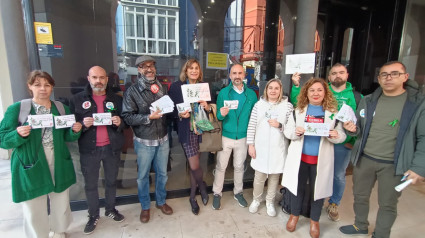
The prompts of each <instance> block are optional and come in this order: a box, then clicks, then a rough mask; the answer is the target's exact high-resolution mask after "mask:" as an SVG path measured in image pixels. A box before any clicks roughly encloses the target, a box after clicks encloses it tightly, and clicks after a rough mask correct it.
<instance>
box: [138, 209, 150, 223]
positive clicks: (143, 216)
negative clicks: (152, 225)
mask: <svg viewBox="0 0 425 238" xmlns="http://www.w3.org/2000/svg"><path fill="white" fill-rule="evenodd" d="M150 211H151V210H150V209H148V210H142V211H141V212H140V222H142V223H147V222H148V221H149V219H150V217H151V213H150Z"/></svg>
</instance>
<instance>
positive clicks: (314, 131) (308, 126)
mask: <svg viewBox="0 0 425 238" xmlns="http://www.w3.org/2000/svg"><path fill="white" fill-rule="evenodd" d="M329 128H330V125H329V123H309V122H306V123H304V129H305V132H304V135H306V136H329Z"/></svg>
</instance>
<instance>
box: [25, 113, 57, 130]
mask: <svg viewBox="0 0 425 238" xmlns="http://www.w3.org/2000/svg"><path fill="white" fill-rule="evenodd" d="M28 124H29V125H30V126H31V128H33V129H35V128H46V127H53V115H52V114H42V115H29V116H28Z"/></svg>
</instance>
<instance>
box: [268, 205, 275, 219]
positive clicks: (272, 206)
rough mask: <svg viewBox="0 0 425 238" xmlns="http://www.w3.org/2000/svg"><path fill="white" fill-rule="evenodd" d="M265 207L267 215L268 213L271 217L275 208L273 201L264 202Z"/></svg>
mask: <svg viewBox="0 0 425 238" xmlns="http://www.w3.org/2000/svg"><path fill="white" fill-rule="evenodd" d="M266 207H267V215H269V216H271V217H274V216H276V209H274V204H273V203H268V202H266Z"/></svg>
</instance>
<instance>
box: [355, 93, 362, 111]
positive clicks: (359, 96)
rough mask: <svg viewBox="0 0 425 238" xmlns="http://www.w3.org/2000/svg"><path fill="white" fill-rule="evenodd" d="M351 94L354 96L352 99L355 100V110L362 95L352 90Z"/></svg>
mask: <svg viewBox="0 0 425 238" xmlns="http://www.w3.org/2000/svg"><path fill="white" fill-rule="evenodd" d="M353 94H354V99H355V100H356V108H357V107H358V106H359V103H360V99H362V95H361V94H360V93H359V92H357V91H354V90H353Z"/></svg>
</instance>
